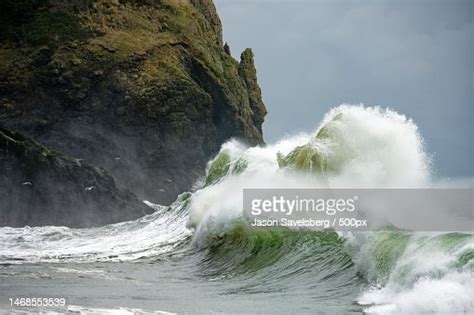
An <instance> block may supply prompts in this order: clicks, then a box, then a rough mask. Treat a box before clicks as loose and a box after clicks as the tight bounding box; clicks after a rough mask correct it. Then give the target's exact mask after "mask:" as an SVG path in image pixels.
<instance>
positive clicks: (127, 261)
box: [0, 105, 474, 314]
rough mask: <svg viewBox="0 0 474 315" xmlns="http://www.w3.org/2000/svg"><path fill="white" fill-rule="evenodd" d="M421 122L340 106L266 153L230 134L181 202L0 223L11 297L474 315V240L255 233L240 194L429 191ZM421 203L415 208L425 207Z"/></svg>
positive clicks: (115, 304)
mask: <svg viewBox="0 0 474 315" xmlns="http://www.w3.org/2000/svg"><path fill="white" fill-rule="evenodd" d="M430 168H431V161H430V158H429V155H427V154H426V152H425V150H424V147H423V141H422V138H421V137H420V134H419V132H418V129H417V126H416V125H415V124H414V123H413V122H412V121H410V120H409V119H407V118H406V117H404V116H403V115H400V114H397V113H395V112H393V111H391V110H388V109H381V108H370V107H363V106H350V105H342V106H339V107H337V108H335V109H333V110H332V111H330V112H329V113H328V114H327V115H326V116H325V117H324V119H323V120H322V122H321V123H320V125H319V126H318V128H317V129H316V131H315V132H314V134H310V135H306V134H300V135H295V136H291V137H288V138H285V139H282V140H281V141H279V142H278V143H275V144H272V145H268V146H265V147H247V146H245V145H244V144H242V143H239V142H238V141H235V140H232V141H229V142H228V143H226V144H224V145H223V147H222V149H221V151H220V153H219V154H218V155H217V156H216V157H215V158H214V159H213V160H212V161H210V162H209V165H208V170H207V175H206V178H203V179H202V180H201V181H199V182H198V183H196V185H195V188H194V189H193V191H192V192H184V193H183V194H181V195H180V196H179V197H178V198H177V200H176V201H175V202H174V203H173V204H171V205H170V206H160V205H154V204H151V203H148V204H149V205H150V206H151V207H153V208H155V210H156V211H155V212H154V213H153V214H151V215H147V216H145V217H143V218H140V219H138V220H135V221H130V222H122V223H118V224H112V225H107V226H103V227H98V228H89V229H70V228H67V227H54V226H49V227H24V228H8V227H3V228H0V296H1V297H2V299H3V300H2V301H0V313H5V314H8V313H11V312H17V313H19V314H23V313H24V312H33V313H34V312H35V311H37V309H32V308H20V307H13V308H12V307H11V306H10V302H9V300H8V299H9V298H15V297H65V298H67V303H68V308H67V309H62V310H57V311H58V312H59V311H68V312H70V313H72V314H78V313H85V314H89V313H96V314H103V313H110V314H116V313H123V314H141V313H157V314H166V313H179V314H182V313H188V314H209V313H215V314H288V313H294V314H306V313H308V314H314V313H322V314H325V313H326V314H345V313H349V314H353V313H383V314H386V313H388V314H399V313H412V314H419V313H450V314H452V313H474V298H473V297H474V274H473V271H474V267H473V266H474V263H473V261H474V259H473V258H474V236H473V235H472V234H469V233H465V232H464V233H457V232H450V233H446V232H444V233H435V232H430V233H426V232H424V233H422V232H410V231H406V230H397V229H390V230H384V231H375V232H353V233H348V232H346V233H340V232H334V231H322V232H308V231H303V230H301V231H299V230H292V231H266V230H254V229H252V228H251V227H249V226H248V225H247V224H246V223H245V222H244V221H243V220H241V218H242V189H243V188H314V187H317V188H327V187H330V188H348V187H351V188H354V187H357V188H400V187H403V188H407V187H430V186H432V185H433V184H434V183H433V180H432V179H431V176H430ZM415 211H416V210H415Z"/></svg>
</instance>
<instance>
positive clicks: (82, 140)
mask: <svg viewBox="0 0 474 315" xmlns="http://www.w3.org/2000/svg"><path fill="white" fill-rule="evenodd" d="M0 12H1V13H0V14H1V15H2V17H1V20H0V28H1V29H2V32H1V33H0V125H3V126H4V127H5V128H8V129H13V130H17V131H20V132H21V133H23V134H24V135H25V136H27V137H30V138H32V139H34V140H35V141H37V142H38V143H41V144H43V145H47V146H49V147H51V148H53V149H54V150H57V151H59V152H61V154H63V155H67V156H70V157H73V158H74V159H80V160H81V161H82V163H84V164H90V165H93V166H94V167H97V168H103V169H104V170H105V171H106V172H108V173H109V174H110V175H111V176H112V177H113V178H114V179H115V181H116V182H117V183H118V185H119V186H122V187H125V188H127V189H129V190H130V191H132V192H133V193H135V194H136V195H137V196H138V197H139V198H141V199H148V200H150V201H154V202H159V203H169V202H170V201H172V200H173V199H174V198H175V197H176V195H177V194H178V193H180V192H181V191H184V190H186V189H189V188H190V187H191V185H192V183H193V182H194V181H195V180H196V179H197V178H198V177H199V176H200V175H202V171H203V169H204V167H205V165H206V162H207V160H208V159H209V158H210V157H211V156H212V155H213V154H215V153H216V152H217V150H218V149H219V146H220V145H221V144H222V143H223V142H224V141H226V140H227V139H229V138H231V137H237V138H241V139H243V140H245V141H247V142H249V143H250V144H259V143H262V141H263V140H262V123H263V119H264V117H265V114H266V110H265V106H264V104H263V102H262V98H261V92H260V88H259V86H258V84H257V77H256V71H255V66H254V61H253V54H252V51H251V50H250V49H247V50H245V51H244V52H243V53H242V55H241V57H240V61H236V60H235V59H234V58H233V57H232V56H231V55H230V52H229V49H228V46H226V49H224V44H223V40H222V27H221V22H220V20H219V17H218V15H217V13H216V10H215V7H214V5H213V3H212V2H211V0H141V1H139V0H136V1H132V0H4V1H2V2H1V3H0ZM94 176H95V175H94ZM22 189H23V187H22ZM5 198H7V199H8V196H6V197H5ZM48 198H49V197H48ZM51 198H54V197H53V196H51Z"/></svg>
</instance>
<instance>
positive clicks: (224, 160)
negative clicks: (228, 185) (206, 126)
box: [204, 148, 247, 186]
mask: <svg viewBox="0 0 474 315" xmlns="http://www.w3.org/2000/svg"><path fill="white" fill-rule="evenodd" d="M246 168H247V161H245V159H244V158H243V157H235V156H232V154H231V152H230V151H229V150H227V149H225V148H224V149H222V150H221V151H220V152H219V154H218V155H217V156H216V157H215V158H214V159H213V160H212V161H211V162H210V163H209V165H208V167H207V170H206V179H205V183H204V185H205V186H209V185H213V184H215V183H217V182H219V181H220V180H222V179H223V178H225V177H226V176H228V175H230V174H234V175H235V174H240V173H242V172H243V171H244V170H245V169H246Z"/></svg>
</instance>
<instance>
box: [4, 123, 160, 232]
mask: <svg viewBox="0 0 474 315" xmlns="http://www.w3.org/2000/svg"><path fill="white" fill-rule="evenodd" d="M0 169H1V170H2V173H1V174H0V204H1V207H2V209H1V211H0V222H2V225H7V226H24V225H53V224H54V225H68V226H73V227H78V226H98V225H103V224H105V223H112V222H120V221H123V220H131V219H135V218H137V217H140V216H143V215H145V214H147V213H151V212H152V211H153V209H151V208H149V207H147V206H146V205H145V204H144V203H142V202H141V201H139V200H138V199H137V197H136V196H135V195H133V194H132V193H131V192H129V191H127V190H125V189H122V188H119V187H117V185H116V184H115V181H114V179H113V178H112V177H110V176H108V175H107V174H106V173H105V172H104V171H103V170H100V169H96V168H94V167H92V166H90V165H87V164H85V163H83V162H82V161H80V160H76V159H71V158H68V157H65V156H62V155H61V154H59V153H58V152H55V151H54V150H51V149H49V148H47V147H44V146H42V145H39V144H37V143H35V142H34V141H31V140H30V139H28V138H26V137H24V136H22V135H21V134H19V133H17V132H10V131H8V130H5V129H3V128H0Z"/></svg>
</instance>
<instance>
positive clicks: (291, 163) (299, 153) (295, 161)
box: [277, 113, 354, 175]
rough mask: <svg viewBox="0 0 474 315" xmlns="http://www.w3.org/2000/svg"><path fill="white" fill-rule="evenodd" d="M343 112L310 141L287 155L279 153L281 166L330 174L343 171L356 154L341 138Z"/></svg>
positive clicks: (326, 124) (320, 129)
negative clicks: (346, 163) (344, 166)
mask: <svg viewBox="0 0 474 315" xmlns="http://www.w3.org/2000/svg"><path fill="white" fill-rule="evenodd" d="M344 123H345V121H344V115H343V113H338V114H336V115H334V117H333V118H332V119H331V120H329V121H328V122H326V123H325V124H324V125H323V126H321V127H320V128H319V130H318V131H317V132H316V135H315V136H314V137H313V138H312V139H311V140H310V142H309V143H307V144H305V145H303V146H299V147H296V148H295V149H294V150H293V151H291V152H290V153H289V154H287V155H286V156H284V155H282V154H281V153H278V156H277V161H278V165H279V166H280V167H281V168H290V169H295V170H297V171H303V172H309V173H316V174H322V175H329V174H334V173H338V172H340V171H341V169H342V166H343V165H344V164H345V162H347V161H348V160H350V158H351V157H352V156H353V155H354V153H353V152H352V150H351V148H350V146H349V145H348V144H347V143H346V142H345V141H344V139H343V138H341V134H340V132H341V126H343V125H344Z"/></svg>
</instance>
